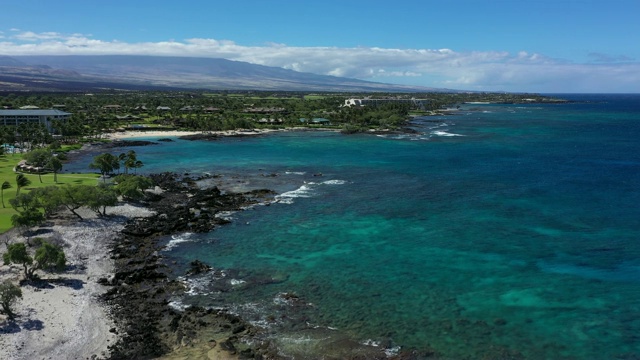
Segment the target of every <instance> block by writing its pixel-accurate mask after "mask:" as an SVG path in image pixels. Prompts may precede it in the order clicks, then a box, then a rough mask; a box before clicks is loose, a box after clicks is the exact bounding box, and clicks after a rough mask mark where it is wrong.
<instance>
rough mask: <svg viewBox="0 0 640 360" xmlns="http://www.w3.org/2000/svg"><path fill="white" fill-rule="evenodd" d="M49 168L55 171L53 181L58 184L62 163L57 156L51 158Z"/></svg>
mask: <svg viewBox="0 0 640 360" xmlns="http://www.w3.org/2000/svg"><path fill="white" fill-rule="evenodd" d="M47 166H48V167H49V168H50V169H51V171H53V181H54V182H55V183H56V184H57V183H58V173H59V172H60V170H62V161H60V159H58V157H57V156H51V158H49V163H48V164H47Z"/></svg>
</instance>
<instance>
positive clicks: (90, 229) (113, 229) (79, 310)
mask: <svg viewBox="0 0 640 360" xmlns="http://www.w3.org/2000/svg"><path fill="white" fill-rule="evenodd" d="M108 213H109V214H111V215H113V216H110V217H108V218H104V219H101V218H97V217H96V216H94V215H93V214H92V213H91V212H86V213H85V215H86V219H85V220H84V221H80V222H79V221H78V220H77V219H76V218H75V217H74V218H72V217H66V216H61V217H60V218H58V219H56V220H55V221H50V222H48V223H47V224H46V225H45V226H43V227H41V228H40V233H41V234H40V235H38V236H40V237H42V238H45V239H49V241H50V242H56V243H60V244H62V246H63V248H64V251H65V254H66V256H67V269H66V271H64V272H62V273H51V274H50V273H42V272H40V273H39V274H40V276H41V278H42V279H44V280H47V281H46V282H44V283H43V284H41V285H40V286H38V287H36V286H33V285H28V284H27V285H24V286H22V287H21V288H22V294H23V297H22V299H21V300H19V302H18V304H17V306H16V307H15V312H16V314H17V319H16V321H15V322H10V321H8V320H7V319H6V317H5V316H4V315H0V359H7V360H9V359H11V360H14V359H15V360H18V359H25V360H26V359H87V358H91V357H92V356H93V355H96V356H98V357H100V358H103V357H105V356H106V355H108V346H109V345H110V344H112V343H113V342H114V341H115V339H116V335H115V334H114V333H112V332H110V329H112V328H113V326H114V325H113V321H112V320H111V319H110V317H109V314H108V310H107V309H106V308H105V307H104V306H102V305H101V304H100V303H99V302H98V296H99V295H100V294H102V293H103V292H105V291H106V287H104V286H102V285H100V284H98V283H97V280H98V279H99V278H101V277H106V276H109V274H111V273H112V272H113V261H112V260H111V259H110V257H109V254H108V249H109V244H110V243H111V241H113V240H114V239H115V238H116V237H117V236H118V233H119V232H120V231H121V230H122V228H123V226H124V222H125V220H126V219H127V218H128V217H141V216H148V215H150V214H151V213H150V212H149V211H148V210H146V209H144V208H137V207H134V206H131V205H121V206H116V207H113V208H111V209H109V210H108ZM2 236H8V237H10V238H11V239H12V241H23V240H24V239H23V238H22V237H21V236H20V235H19V234H18V233H17V232H15V230H12V231H10V232H9V233H7V234H3V235H2ZM0 246H2V247H4V245H0ZM0 251H1V252H4V251H5V249H2V250H0ZM22 276H23V274H22V268H21V266H18V265H11V266H6V265H3V266H1V267H0V281H3V280H5V279H11V280H12V281H13V282H14V283H17V282H18V281H19V280H20V279H22Z"/></svg>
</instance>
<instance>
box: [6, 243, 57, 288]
mask: <svg viewBox="0 0 640 360" xmlns="http://www.w3.org/2000/svg"><path fill="white" fill-rule="evenodd" d="M2 260H3V261H4V264H5V265H9V264H11V263H13V264H18V265H22V267H23V269H24V278H25V279H27V280H34V279H36V278H37V276H36V274H35V272H36V270H40V269H42V270H49V271H51V270H57V271H62V270H64V268H65V267H66V266H67V258H66V256H65V254H64V251H63V250H62V248H61V247H60V246H56V245H53V244H50V243H48V242H46V241H43V242H42V245H40V247H39V248H38V249H37V250H36V253H35V256H34V257H31V255H29V253H28V252H27V246H26V245H25V244H24V243H15V244H11V245H9V246H8V248H7V252H6V253H4V254H3V255H2Z"/></svg>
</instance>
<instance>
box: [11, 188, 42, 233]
mask: <svg viewBox="0 0 640 360" xmlns="http://www.w3.org/2000/svg"><path fill="white" fill-rule="evenodd" d="M36 194H37V192H30V193H26V194H20V195H18V196H16V197H15V198H13V199H11V200H9V204H11V207H13V209H14V210H16V212H17V213H16V214H13V215H12V216H11V224H13V226H15V227H18V228H21V229H23V234H24V235H25V236H26V237H27V239H28V236H27V234H28V230H29V229H30V228H31V227H34V226H37V225H40V224H41V223H42V222H44V220H45V219H44V215H43V214H42V213H41V212H40V209H39V208H40V207H41V206H42V205H41V204H40V201H39V199H38V196H37V195H36Z"/></svg>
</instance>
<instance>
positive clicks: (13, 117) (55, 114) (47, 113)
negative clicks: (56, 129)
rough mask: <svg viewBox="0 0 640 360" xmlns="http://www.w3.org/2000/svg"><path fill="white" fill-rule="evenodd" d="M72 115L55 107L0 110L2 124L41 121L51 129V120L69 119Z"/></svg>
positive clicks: (0, 123) (10, 124)
mask: <svg viewBox="0 0 640 360" xmlns="http://www.w3.org/2000/svg"><path fill="white" fill-rule="evenodd" d="M70 117H71V114H70V113H68V112H64V111H61V110H55V109H48V110H44V109H42V110H41V109H38V110H0V126H2V125H4V126H18V125H20V124H35V123H40V124H44V125H45V126H46V127H47V129H49V131H51V122H52V121H53V120H68V119H69V118H70Z"/></svg>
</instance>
